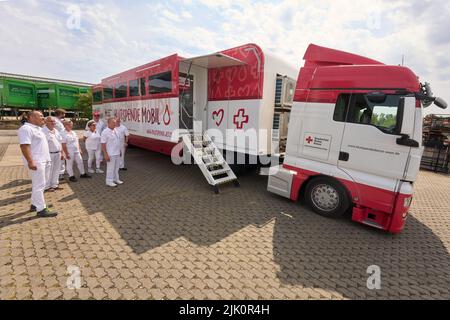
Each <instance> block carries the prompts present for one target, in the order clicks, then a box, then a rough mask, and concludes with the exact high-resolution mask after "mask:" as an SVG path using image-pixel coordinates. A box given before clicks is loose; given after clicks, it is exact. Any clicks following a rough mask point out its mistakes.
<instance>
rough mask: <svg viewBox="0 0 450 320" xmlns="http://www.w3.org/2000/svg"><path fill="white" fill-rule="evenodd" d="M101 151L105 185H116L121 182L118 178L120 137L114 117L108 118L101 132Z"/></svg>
mask: <svg viewBox="0 0 450 320" xmlns="http://www.w3.org/2000/svg"><path fill="white" fill-rule="evenodd" d="M101 143H102V151H103V157H104V159H105V161H106V168H107V169H106V185H107V186H108V187H117V185H121V184H123V181H121V180H120V178H119V164H120V147H121V146H120V138H119V134H118V132H117V129H116V119H115V118H110V119H108V128H106V129H105V130H103V133H102V139H101Z"/></svg>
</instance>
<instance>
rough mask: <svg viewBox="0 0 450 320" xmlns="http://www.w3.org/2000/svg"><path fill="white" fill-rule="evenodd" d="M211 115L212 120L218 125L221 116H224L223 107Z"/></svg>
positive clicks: (220, 121) (220, 122)
mask: <svg viewBox="0 0 450 320" xmlns="http://www.w3.org/2000/svg"><path fill="white" fill-rule="evenodd" d="M212 116H213V120H214V121H215V122H216V125H217V126H218V127H220V125H221V124H222V121H223V117H224V116H225V111H223V109H220V110H216V111H214V112H213V114H212Z"/></svg>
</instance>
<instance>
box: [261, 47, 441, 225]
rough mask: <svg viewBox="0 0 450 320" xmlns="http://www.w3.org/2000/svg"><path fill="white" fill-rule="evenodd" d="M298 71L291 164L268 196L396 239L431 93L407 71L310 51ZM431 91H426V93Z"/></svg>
mask: <svg viewBox="0 0 450 320" xmlns="http://www.w3.org/2000/svg"><path fill="white" fill-rule="evenodd" d="M304 60H305V65H304V67H303V68H302V69H301V70H300V74H299V77H298V81H297V88H296V93H295V99H294V105H293V108H292V114H291V119H290V123H289V136H288V141H287V151H286V159H285V162H284V164H283V165H282V166H281V167H279V168H278V169H279V170H278V172H276V173H275V174H274V175H272V176H270V178H269V185H268V189H269V191H271V192H273V193H276V194H279V195H281V196H284V197H286V198H290V199H292V200H294V201H297V200H300V199H301V200H305V201H306V202H307V203H308V204H310V205H311V207H312V209H313V210H314V211H316V212H317V213H319V214H321V215H324V216H328V217H336V216H339V215H343V214H345V213H346V212H350V213H351V214H352V217H353V220H354V221H357V222H360V223H363V224H366V225H370V226H373V227H376V228H379V229H382V230H385V231H388V232H391V233H399V232H401V231H402V229H403V228H404V224H405V221H406V219H407V216H408V210H409V207H410V205H411V200H412V197H413V184H414V182H415V181H416V178H417V175H418V172H419V167H420V160H421V156H422V152H423V148H422V119H423V117H422V103H421V102H422V101H424V102H425V105H426V104H428V103H430V102H431V101H434V100H436V101H435V103H436V104H438V105H440V106H441V107H443V108H445V107H446V104H445V102H443V101H442V100H441V99H439V98H432V97H431V96H430V95H426V94H425V93H426V92H425V93H424V90H423V86H422V85H421V84H420V83H419V80H418V77H417V76H416V75H415V74H414V73H413V72H412V71H411V70H410V69H408V68H405V67H401V66H387V65H384V64H382V63H380V62H378V61H374V60H371V59H368V58H364V57H361V56H357V55H353V54H349V53H345V52H341V51H336V50H332V49H327V48H322V47H319V46H315V45H310V47H309V48H308V50H307V52H306V54H305V57H304ZM428 93H429V92H428Z"/></svg>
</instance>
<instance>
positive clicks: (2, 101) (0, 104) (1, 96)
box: [0, 78, 6, 107]
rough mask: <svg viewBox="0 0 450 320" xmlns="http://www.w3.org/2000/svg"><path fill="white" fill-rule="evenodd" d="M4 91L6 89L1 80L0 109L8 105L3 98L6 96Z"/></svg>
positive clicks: (0, 79)
mask: <svg viewBox="0 0 450 320" xmlns="http://www.w3.org/2000/svg"><path fill="white" fill-rule="evenodd" d="M3 89H4V84H3V79H2V78H0V107H4V106H5V105H6V103H5V99H4V98H3V96H4V94H3Z"/></svg>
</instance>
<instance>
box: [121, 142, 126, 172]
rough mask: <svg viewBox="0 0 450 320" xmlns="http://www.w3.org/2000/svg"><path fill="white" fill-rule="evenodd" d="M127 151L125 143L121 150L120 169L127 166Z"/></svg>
mask: <svg viewBox="0 0 450 320" xmlns="http://www.w3.org/2000/svg"><path fill="white" fill-rule="evenodd" d="M125 151H127V148H126V147H125V145H124V146H123V147H122V149H121V150H120V162H119V168H120V169H123V168H125Z"/></svg>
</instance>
